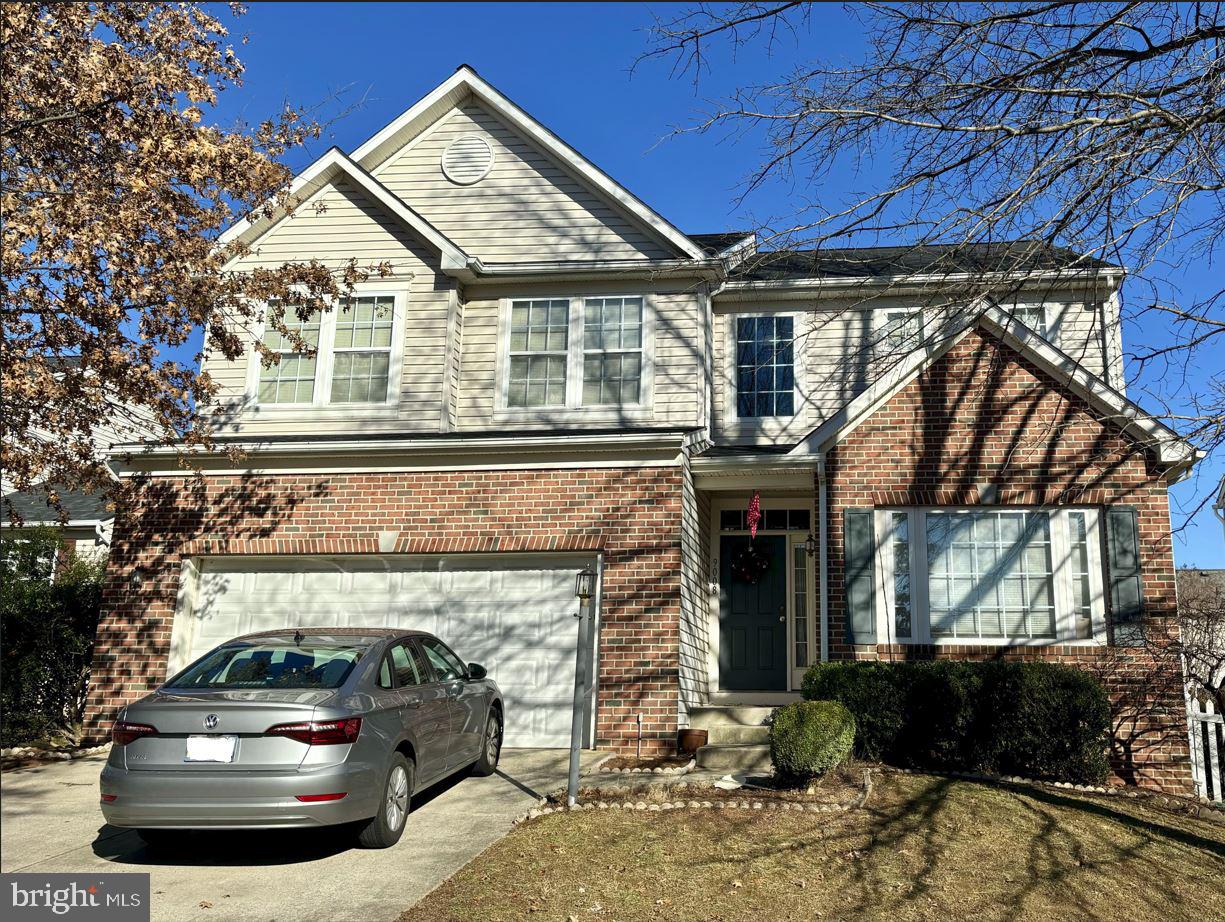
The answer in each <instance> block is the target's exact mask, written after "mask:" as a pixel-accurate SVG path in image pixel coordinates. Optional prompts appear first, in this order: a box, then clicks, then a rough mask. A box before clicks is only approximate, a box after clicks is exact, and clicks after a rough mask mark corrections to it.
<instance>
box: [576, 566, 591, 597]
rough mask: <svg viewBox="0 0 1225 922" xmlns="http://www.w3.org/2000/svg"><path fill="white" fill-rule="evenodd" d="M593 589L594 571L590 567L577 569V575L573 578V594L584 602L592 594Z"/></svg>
mask: <svg viewBox="0 0 1225 922" xmlns="http://www.w3.org/2000/svg"><path fill="white" fill-rule="evenodd" d="M594 589H595V573H593V572H592V570H591V568H590V567H584V568H583V569H582V570H579V572H578V576H577V577H575V579H574V594H575V595H576V596H577V597H578V600H579V601H580V602H584V603H585V602H586V601H587V600H588V599H590V598H591V596H592V595H593V591H594Z"/></svg>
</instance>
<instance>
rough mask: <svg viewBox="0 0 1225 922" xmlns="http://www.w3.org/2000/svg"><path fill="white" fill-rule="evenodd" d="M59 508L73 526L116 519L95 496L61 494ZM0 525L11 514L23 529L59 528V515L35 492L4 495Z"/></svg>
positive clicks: (0, 501)
mask: <svg viewBox="0 0 1225 922" xmlns="http://www.w3.org/2000/svg"><path fill="white" fill-rule="evenodd" d="M60 505H62V506H63V507H64V509H63V511H64V514H65V515H66V516H67V517H68V521H69V522H70V523H72V524H82V525H93V524H95V523H98V522H109V521H110V520H111V519H113V518H114V517H115V511H114V510H113V509H112V508H111V507H110V504H109V502H108V501H107V500H106V499H104V498H103V497H101V496H99V495H98V494H96V493H79V492H76V491H74V490H67V489H63V490H61V491H60ZM0 506H2V507H3V508H2V509H0V513H2V516H0V524H2V525H8V524H9V521H10V518H9V512H10V510H11V511H13V512H16V513H17V515H18V516H19V517H20V518H21V520H22V522H23V523H24V524H26V525H42V524H50V525H59V524H61V520H60V512H59V510H57V509H56V508H55V507H54V506H52V505H51V504H50V503H49V502H47V497H46V494H45V493H42V492H40V491H37V490H30V491H25V492H14V493H6V494H5V495H4V498H3V499H0Z"/></svg>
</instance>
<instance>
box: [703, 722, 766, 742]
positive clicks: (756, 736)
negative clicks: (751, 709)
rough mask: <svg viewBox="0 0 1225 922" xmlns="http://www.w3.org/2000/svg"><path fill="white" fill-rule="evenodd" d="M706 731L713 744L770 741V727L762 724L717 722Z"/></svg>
mask: <svg viewBox="0 0 1225 922" xmlns="http://www.w3.org/2000/svg"><path fill="white" fill-rule="evenodd" d="M706 731H707V739H706V742H707V743H709V744H710V745H712V746H733V745H736V744H744V743H755V744H757V745H761V744H763V743H769V742H770V728H769V727H766V726H761V725H757V726H734V725H730V724H715V725H714V726H713V727H707V728H706Z"/></svg>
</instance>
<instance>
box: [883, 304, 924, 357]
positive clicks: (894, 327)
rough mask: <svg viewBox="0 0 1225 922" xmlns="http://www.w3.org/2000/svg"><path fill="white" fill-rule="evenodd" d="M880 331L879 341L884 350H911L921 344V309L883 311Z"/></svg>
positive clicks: (903, 351) (896, 351)
mask: <svg viewBox="0 0 1225 922" xmlns="http://www.w3.org/2000/svg"><path fill="white" fill-rule="evenodd" d="M881 332H882V335H881V337H880V341H881V345H882V346H883V347H884V349H885V351H886V352H892V353H899V352H900V353H907V352H911V351H913V350H915V349H917V348H919V346H921V345H922V344H923V332H924V330H923V311H921V310H917V309H905V310H891V311H885V322H884V328H883V330H882V331H881Z"/></svg>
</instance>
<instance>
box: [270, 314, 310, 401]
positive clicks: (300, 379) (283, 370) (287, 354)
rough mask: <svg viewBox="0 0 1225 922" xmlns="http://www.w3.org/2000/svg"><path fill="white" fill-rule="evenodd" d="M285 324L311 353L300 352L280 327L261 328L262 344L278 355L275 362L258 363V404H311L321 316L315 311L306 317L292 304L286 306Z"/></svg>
mask: <svg viewBox="0 0 1225 922" xmlns="http://www.w3.org/2000/svg"><path fill="white" fill-rule="evenodd" d="M284 325H285V327H286V329H288V330H290V331H292V332H293V333H295V334H297V336H298V337H299V338H300V339H301V340H302V341H303V342H305V343H306V344H307V345H309V346H312V347H314V350H315V351H314V354H313V355H312V354H310V353H307V352H300V351H298V348H297V347H296V346H295V345H294V344H293V342H292V341H291V340H290V338H289V337H288V336H286V335H285V334H284V333H281V332H280V331H279V330H275V329H271V328H266V329H265V330H264V345H265V346H267V347H268V348H269V349H271V350H272V351H273V352H276V353H277V354H278V355H279V356H280V361H279V362H277V363H276V364H275V365H266V366H261V368H260V373H259V402H260V403H291V404H292V403H313V402H314V399H315V373H316V370H317V368H318V364H319V332H320V316H319V312H318V311H315V312H314V313H312V314H311V315H310V316H308V317H305V318H303V317H300V316H298V313H297V311H295V310H294V309H293V308H292V307H287V308H286V309H285V317H284Z"/></svg>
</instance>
